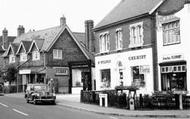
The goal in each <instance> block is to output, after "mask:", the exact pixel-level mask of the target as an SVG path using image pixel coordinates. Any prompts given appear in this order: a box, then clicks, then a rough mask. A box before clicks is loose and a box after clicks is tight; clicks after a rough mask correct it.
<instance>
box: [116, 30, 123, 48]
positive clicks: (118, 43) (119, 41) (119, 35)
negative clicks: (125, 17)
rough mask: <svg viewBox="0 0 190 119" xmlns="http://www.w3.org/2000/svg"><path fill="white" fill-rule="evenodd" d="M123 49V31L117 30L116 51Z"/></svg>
mask: <svg viewBox="0 0 190 119" xmlns="http://www.w3.org/2000/svg"><path fill="white" fill-rule="evenodd" d="M122 48H123V39H122V29H117V30H116V50H120V49H122Z"/></svg>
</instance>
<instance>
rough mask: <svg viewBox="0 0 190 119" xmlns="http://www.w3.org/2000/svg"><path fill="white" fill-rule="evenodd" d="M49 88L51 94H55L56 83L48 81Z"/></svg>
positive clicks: (51, 80)
mask: <svg viewBox="0 0 190 119" xmlns="http://www.w3.org/2000/svg"><path fill="white" fill-rule="evenodd" d="M48 88H49V92H50V93H54V81H53V79H52V78H51V79H50V80H49V81H48Z"/></svg>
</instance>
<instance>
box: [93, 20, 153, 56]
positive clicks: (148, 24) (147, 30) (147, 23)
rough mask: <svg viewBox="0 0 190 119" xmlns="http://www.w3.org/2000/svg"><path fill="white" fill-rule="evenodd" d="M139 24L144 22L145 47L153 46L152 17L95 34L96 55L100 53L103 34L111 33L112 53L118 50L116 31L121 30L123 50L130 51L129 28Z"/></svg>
mask: <svg viewBox="0 0 190 119" xmlns="http://www.w3.org/2000/svg"><path fill="white" fill-rule="evenodd" d="M138 22H143V35H144V36H143V37H144V39H143V40H144V44H143V45H145V46H146V45H151V39H152V32H151V30H152V28H153V22H152V19H151V17H145V18H141V19H137V20H133V21H129V22H127V23H123V24H119V25H117V26H113V27H110V28H106V29H103V30H100V31H96V32H95V37H96V53H99V37H100V34H101V33H103V32H109V34H110V51H115V50H116V41H115V35H116V29H118V28H121V29H122V34H123V49H129V44H130V40H129V38H130V29H129V26H130V25H131V24H135V23H138Z"/></svg>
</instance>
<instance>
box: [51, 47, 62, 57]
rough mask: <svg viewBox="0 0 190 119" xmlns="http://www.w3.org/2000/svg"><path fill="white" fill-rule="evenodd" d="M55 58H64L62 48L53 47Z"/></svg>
mask: <svg viewBox="0 0 190 119" xmlns="http://www.w3.org/2000/svg"><path fill="white" fill-rule="evenodd" d="M53 59H62V50H60V49H53Z"/></svg>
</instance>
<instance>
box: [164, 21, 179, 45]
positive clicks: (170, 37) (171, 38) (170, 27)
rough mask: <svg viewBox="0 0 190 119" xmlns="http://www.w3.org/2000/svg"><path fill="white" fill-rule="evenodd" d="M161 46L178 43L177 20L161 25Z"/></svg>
mask: <svg viewBox="0 0 190 119" xmlns="http://www.w3.org/2000/svg"><path fill="white" fill-rule="evenodd" d="M162 27H163V45H172V44H177V43H180V24H179V20H177V21H174V22H169V23H165V24H162Z"/></svg>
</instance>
